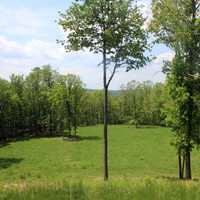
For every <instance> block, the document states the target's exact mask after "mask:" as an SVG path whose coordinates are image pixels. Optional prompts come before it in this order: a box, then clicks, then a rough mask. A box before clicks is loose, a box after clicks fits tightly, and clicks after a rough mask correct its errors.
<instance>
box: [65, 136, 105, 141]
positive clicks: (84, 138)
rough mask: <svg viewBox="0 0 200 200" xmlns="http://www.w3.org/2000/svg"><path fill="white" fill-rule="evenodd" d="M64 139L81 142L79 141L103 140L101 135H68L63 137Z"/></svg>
mask: <svg viewBox="0 0 200 200" xmlns="http://www.w3.org/2000/svg"><path fill="white" fill-rule="evenodd" d="M63 140H66V141H71V142H79V141H84V140H88V141H93V140H101V137H99V136H66V137H63Z"/></svg>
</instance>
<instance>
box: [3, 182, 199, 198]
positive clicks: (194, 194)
mask: <svg viewBox="0 0 200 200" xmlns="http://www.w3.org/2000/svg"><path fill="white" fill-rule="evenodd" d="M199 195H200V183H195V182H190V183H187V182H177V181H174V182H171V181H170V182H169V181H164V180H153V179H135V181H130V180H129V181H127V180H126V181H117V182H115V181H112V182H108V183H103V182H102V181H100V182H99V181H97V182H95V183H94V182H92V183H91V182H90V183H89V182H84V183H81V182H79V183H63V184H56V185H54V186H53V185H47V184H46V185H40V186H37V187H36V186H29V187H28V188H27V187H26V188H25V189H24V188H23V189H19V188H18V189H12V190H10V189H9V190H6V191H4V192H3V193H1V194H0V200H10V199H12V200H27V199H28V200H46V199H48V200H94V199H95V200H113V199H114V200H199Z"/></svg>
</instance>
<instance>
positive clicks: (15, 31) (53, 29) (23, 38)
mask: <svg viewBox="0 0 200 200" xmlns="http://www.w3.org/2000/svg"><path fill="white" fill-rule="evenodd" d="M138 1H139V3H140V4H142V5H143V7H142V12H143V15H144V16H145V17H148V20H150V19H151V9H150V4H151V0H138ZM72 2H73V0H42V1H41V0H0V77H1V78H5V79H9V76H10V75H11V74H12V73H15V74H24V75H27V74H28V73H29V72H30V71H31V69H33V68H34V67H39V66H42V65H46V64H50V65H51V66H52V67H53V68H54V69H56V70H57V71H59V72H60V73H62V74H68V73H71V74H76V75H79V76H80V77H81V79H82V81H83V82H84V83H85V84H86V87H87V88H90V89H100V88H102V86H103V84H102V82H103V81H102V69H101V67H98V63H99V62H100V61H101V55H94V54H92V53H90V52H88V51H84V52H83V51H79V52H70V53H66V52H65V51H64V49H63V47H62V46H61V45H60V44H57V42H56V40H57V39H63V38H64V32H63V31H62V29H61V28H60V27H59V26H58V25H57V23H56V20H58V17H59V15H58V11H65V10H66V9H67V8H68V7H69V6H70V5H71V3H72ZM152 55H153V56H156V59H155V60H153V61H152V62H151V63H148V64H147V66H145V67H144V68H142V69H139V70H132V71H130V72H124V71H123V70H119V71H118V72H117V74H116V76H115V77H114V79H113V81H112V83H111V85H110V88H111V89H116V90H117V89H120V87H121V85H122V84H126V83H128V82H129V81H131V80H136V81H146V80H150V81H152V82H154V83H155V82H163V81H164V80H165V76H164V74H163V73H162V72H161V71H162V64H163V60H171V59H172V57H173V52H172V51H171V50H170V49H168V48H167V47H165V46H164V45H156V46H154V48H153V50H152Z"/></svg>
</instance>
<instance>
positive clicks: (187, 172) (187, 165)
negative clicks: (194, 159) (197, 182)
mask: <svg viewBox="0 0 200 200" xmlns="http://www.w3.org/2000/svg"><path fill="white" fill-rule="evenodd" d="M185 178H186V179H188V180H190V179H192V173H191V158H190V150H187V151H186V156H185Z"/></svg>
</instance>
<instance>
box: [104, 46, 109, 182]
mask: <svg viewBox="0 0 200 200" xmlns="http://www.w3.org/2000/svg"><path fill="white" fill-rule="evenodd" d="M106 72H107V69H106V50H105V48H104V52H103V84H104V180H105V181H106V180H108V86H107V74H106Z"/></svg>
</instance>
